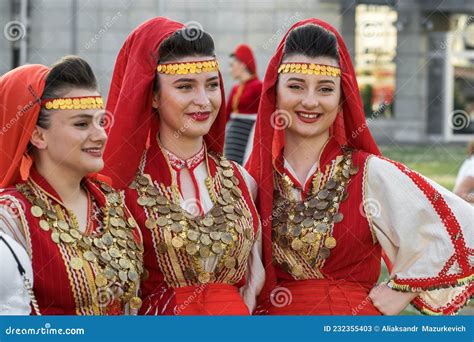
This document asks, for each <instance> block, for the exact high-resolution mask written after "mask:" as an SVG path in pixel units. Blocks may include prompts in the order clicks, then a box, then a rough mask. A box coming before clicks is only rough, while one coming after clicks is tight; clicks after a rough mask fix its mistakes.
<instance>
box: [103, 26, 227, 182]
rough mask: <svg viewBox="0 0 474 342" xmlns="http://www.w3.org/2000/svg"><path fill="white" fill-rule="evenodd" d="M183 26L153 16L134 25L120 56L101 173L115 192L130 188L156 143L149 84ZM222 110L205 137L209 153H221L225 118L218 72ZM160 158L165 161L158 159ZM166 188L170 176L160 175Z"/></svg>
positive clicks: (157, 129) (109, 99) (109, 101)
mask: <svg viewBox="0 0 474 342" xmlns="http://www.w3.org/2000/svg"><path fill="white" fill-rule="evenodd" d="M183 27H184V26H183V24H180V23H178V22H175V21H172V20H170V19H167V18H163V17H157V18H153V19H150V20H148V21H146V22H145V23H143V24H141V25H140V26H138V27H137V28H136V29H135V30H134V31H133V32H132V33H131V34H130V35H129V36H128V38H127V40H126V41H125V43H124V45H123V46H122V49H121V50H120V52H119V55H118V57H117V61H116V63H115V70H114V74H113V77H112V84H111V86H110V93H109V97H108V101H107V107H106V108H107V111H108V112H111V113H112V114H113V119H114V124H113V125H111V128H112V129H111V130H110V133H109V139H108V142H107V148H106V150H105V158H104V159H105V165H106V168H105V169H104V173H105V174H107V175H108V176H110V177H111V178H112V180H113V185H114V186H115V187H116V188H124V187H126V186H128V184H130V182H131V181H132V179H133V178H134V176H135V173H136V172H137V169H138V166H139V163H140V158H141V157H142V155H143V152H144V150H145V149H146V147H147V142H148V141H149V142H151V143H156V140H155V136H156V134H157V133H158V131H159V120H158V118H157V117H156V113H155V112H154V111H153V109H152V97H153V82H154V79H155V75H156V67H157V65H158V61H159V59H160V56H159V55H158V49H159V47H160V45H161V43H162V42H163V41H164V40H165V39H166V38H168V37H169V36H170V35H172V34H173V33H174V32H176V31H178V30H180V29H182V28H183ZM219 78H220V85H221V95H222V105H221V109H220V111H219V114H218V115H217V118H216V120H215V122H214V124H213V125H212V127H211V129H210V131H209V133H208V134H207V135H206V136H205V137H204V140H205V141H206V145H207V149H208V150H209V151H214V152H218V153H222V150H223V146H224V132H225V124H226V117H225V113H224V108H225V103H224V87H223V82H222V77H221V75H220V73H219ZM157 157H158V158H163V156H157ZM160 181H162V182H163V183H164V184H169V183H170V182H171V175H170V174H169V173H166V172H163V179H160Z"/></svg>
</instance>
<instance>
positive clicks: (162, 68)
mask: <svg viewBox="0 0 474 342" xmlns="http://www.w3.org/2000/svg"><path fill="white" fill-rule="evenodd" d="M218 70H219V64H218V63H217V61H216V60H215V59H211V60H207V61H198V62H181V63H167V64H158V66H157V67H156V72H158V73H159V74H166V75H175V74H176V75H186V74H200V73H203V72H211V71H218Z"/></svg>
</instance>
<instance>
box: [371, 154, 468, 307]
mask: <svg viewBox="0 0 474 342" xmlns="http://www.w3.org/2000/svg"><path fill="white" fill-rule="evenodd" d="M364 184H365V189H364V209H365V212H366V214H367V218H368V220H369V224H370V226H371V229H372V231H373V233H374V235H375V237H376V239H377V240H378V242H379V243H380V244H381V246H382V249H383V250H384V251H385V254H386V255H387V256H388V258H389V259H390V261H391V263H392V270H391V274H390V277H391V280H390V282H389V286H391V287H392V288H394V289H395V290H400V291H415V292H420V295H419V296H418V297H416V298H415V300H414V301H413V302H412V303H413V304H414V305H415V307H417V308H418V309H419V310H420V311H422V312H423V313H426V314H452V313H455V312H457V310H459V309H460V308H461V307H462V306H463V305H465V304H466V303H467V301H468V300H469V299H470V297H471V296H472V294H473V290H474V286H473V278H474V276H473V273H474V272H473V263H474V253H473V252H474V250H473V247H474V208H473V207H472V206H470V205H469V204H468V203H467V202H465V201H464V200H462V199H461V198H459V197H458V196H456V195H454V194H453V193H451V192H449V191H448V190H446V189H445V188H443V187H442V186H440V185H438V184H436V183H435V182H433V181H431V180H429V179H427V178H425V177H423V176H422V175H420V174H418V173H417V172H415V171H412V170H410V169H408V168H406V167H405V166H404V165H402V164H400V163H396V162H393V161H390V160H388V159H384V158H379V157H375V156H372V157H371V158H370V159H369V160H368V162H367V166H366V173H365V182H364Z"/></svg>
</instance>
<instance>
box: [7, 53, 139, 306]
mask: <svg viewBox="0 0 474 342" xmlns="http://www.w3.org/2000/svg"><path fill="white" fill-rule="evenodd" d="M0 103H2V106H1V109H0V122H1V123H2V133H1V134H0V146H1V153H0V157H1V162H0V232H2V234H1V235H3V236H5V235H6V236H8V238H2V242H4V243H5V244H7V246H6V247H7V248H8V250H10V251H11V252H12V253H11V256H9V257H8V256H7V258H6V259H2V261H1V265H0V274H1V277H2V280H4V279H5V280H8V282H2V283H3V284H2V296H0V311H3V310H5V309H6V311H7V312H10V313H12V312H13V313H20V312H21V313H24V314H28V313H29V312H28V311H26V310H24V309H21V311H18V310H19V309H20V308H19V307H18V305H20V304H21V302H20V301H19V300H18V299H16V298H15V297H19V296H20V294H21V293H23V291H25V289H24V288H23V286H20V287H19V286H18V285H21V283H20V282H18V281H15V280H16V279H18V276H19V275H22V277H24V278H23V280H24V282H25V288H26V290H27V291H28V294H29V295H30V297H31V307H32V314H35V315H123V314H129V313H132V314H133V313H134V314H136V313H137V311H138V309H139V308H140V305H141V299H140V298H139V297H137V292H138V287H139V285H140V275H141V272H142V271H143V263H142V252H143V246H142V241H141V235H140V231H139V230H138V229H137V226H136V222H135V220H134V219H133V218H132V216H131V215H130V212H129V211H128V210H127V208H126V207H125V205H124V201H123V198H122V196H121V195H120V193H119V192H117V191H116V190H114V189H113V188H112V187H111V186H110V180H109V179H107V177H103V176H101V175H99V174H97V172H99V171H101V169H102V168H103V166H104V161H103V159H102V154H103V150H104V147H105V142H106V139H107V135H106V133H105V128H104V127H103V124H104V123H105V121H106V120H105V111H104V103H103V100H102V97H101V96H100V93H99V91H98V87H97V82H96V78H95V76H94V73H93V72H92V69H91V67H90V66H89V64H88V63H87V62H86V61H84V60H83V59H81V58H79V57H77V56H68V57H64V58H63V59H61V60H60V61H59V62H57V63H56V64H54V65H53V66H52V67H51V68H48V67H46V66H44V65H39V64H33V65H24V66H21V67H18V68H16V69H13V70H11V71H9V72H7V73H6V74H5V75H3V76H1V77H0ZM8 241H10V242H8ZM3 248H5V247H3ZM21 248H23V249H24V251H23V250H21ZM4 250H5V249H4ZM25 251H26V253H25ZM4 255H5V254H4ZM25 259H26V260H27V261H28V262H26V260H25ZM21 260H23V261H22V262H20V261H21ZM12 261H15V262H14V263H13V265H12V263H11V262H12ZM29 262H31V264H30V263H29ZM28 270H30V272H28ZM31 270H32V271H31ZM25 271H27V272H26V273H25ZM29 273H32V274H33V277H32V278H33V279H31V277H28V274H29ZM3 286H5V287H3ZM12 287H17V288H12ZM6 293H16V294H15V296H14V297H10V298H5V294H6Z"/></svg>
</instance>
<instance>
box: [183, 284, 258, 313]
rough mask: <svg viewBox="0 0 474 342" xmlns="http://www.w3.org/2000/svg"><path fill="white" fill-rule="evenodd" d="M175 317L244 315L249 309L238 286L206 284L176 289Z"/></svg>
mask: <svg viewBox="0 0 474 342" xmlns="http://www.w3.org/2000/svg"><path fill="white" fill-rule="evenodd" d="M175 296H176V297H175V298H176V306H175V309H174V314H175V315H206V316H207V315H210V316H215V315H216V316H226V315H244V316H248V315H249V314H250V313H249V309H248V307H247V305H245V303H244V301H243V299H242V297H241V296H240V293H239V289H238V288H237V287H236V286H232V285H228V284H205V285H201V286H186V287H180V288H176V289H175Z"/></svg>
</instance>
